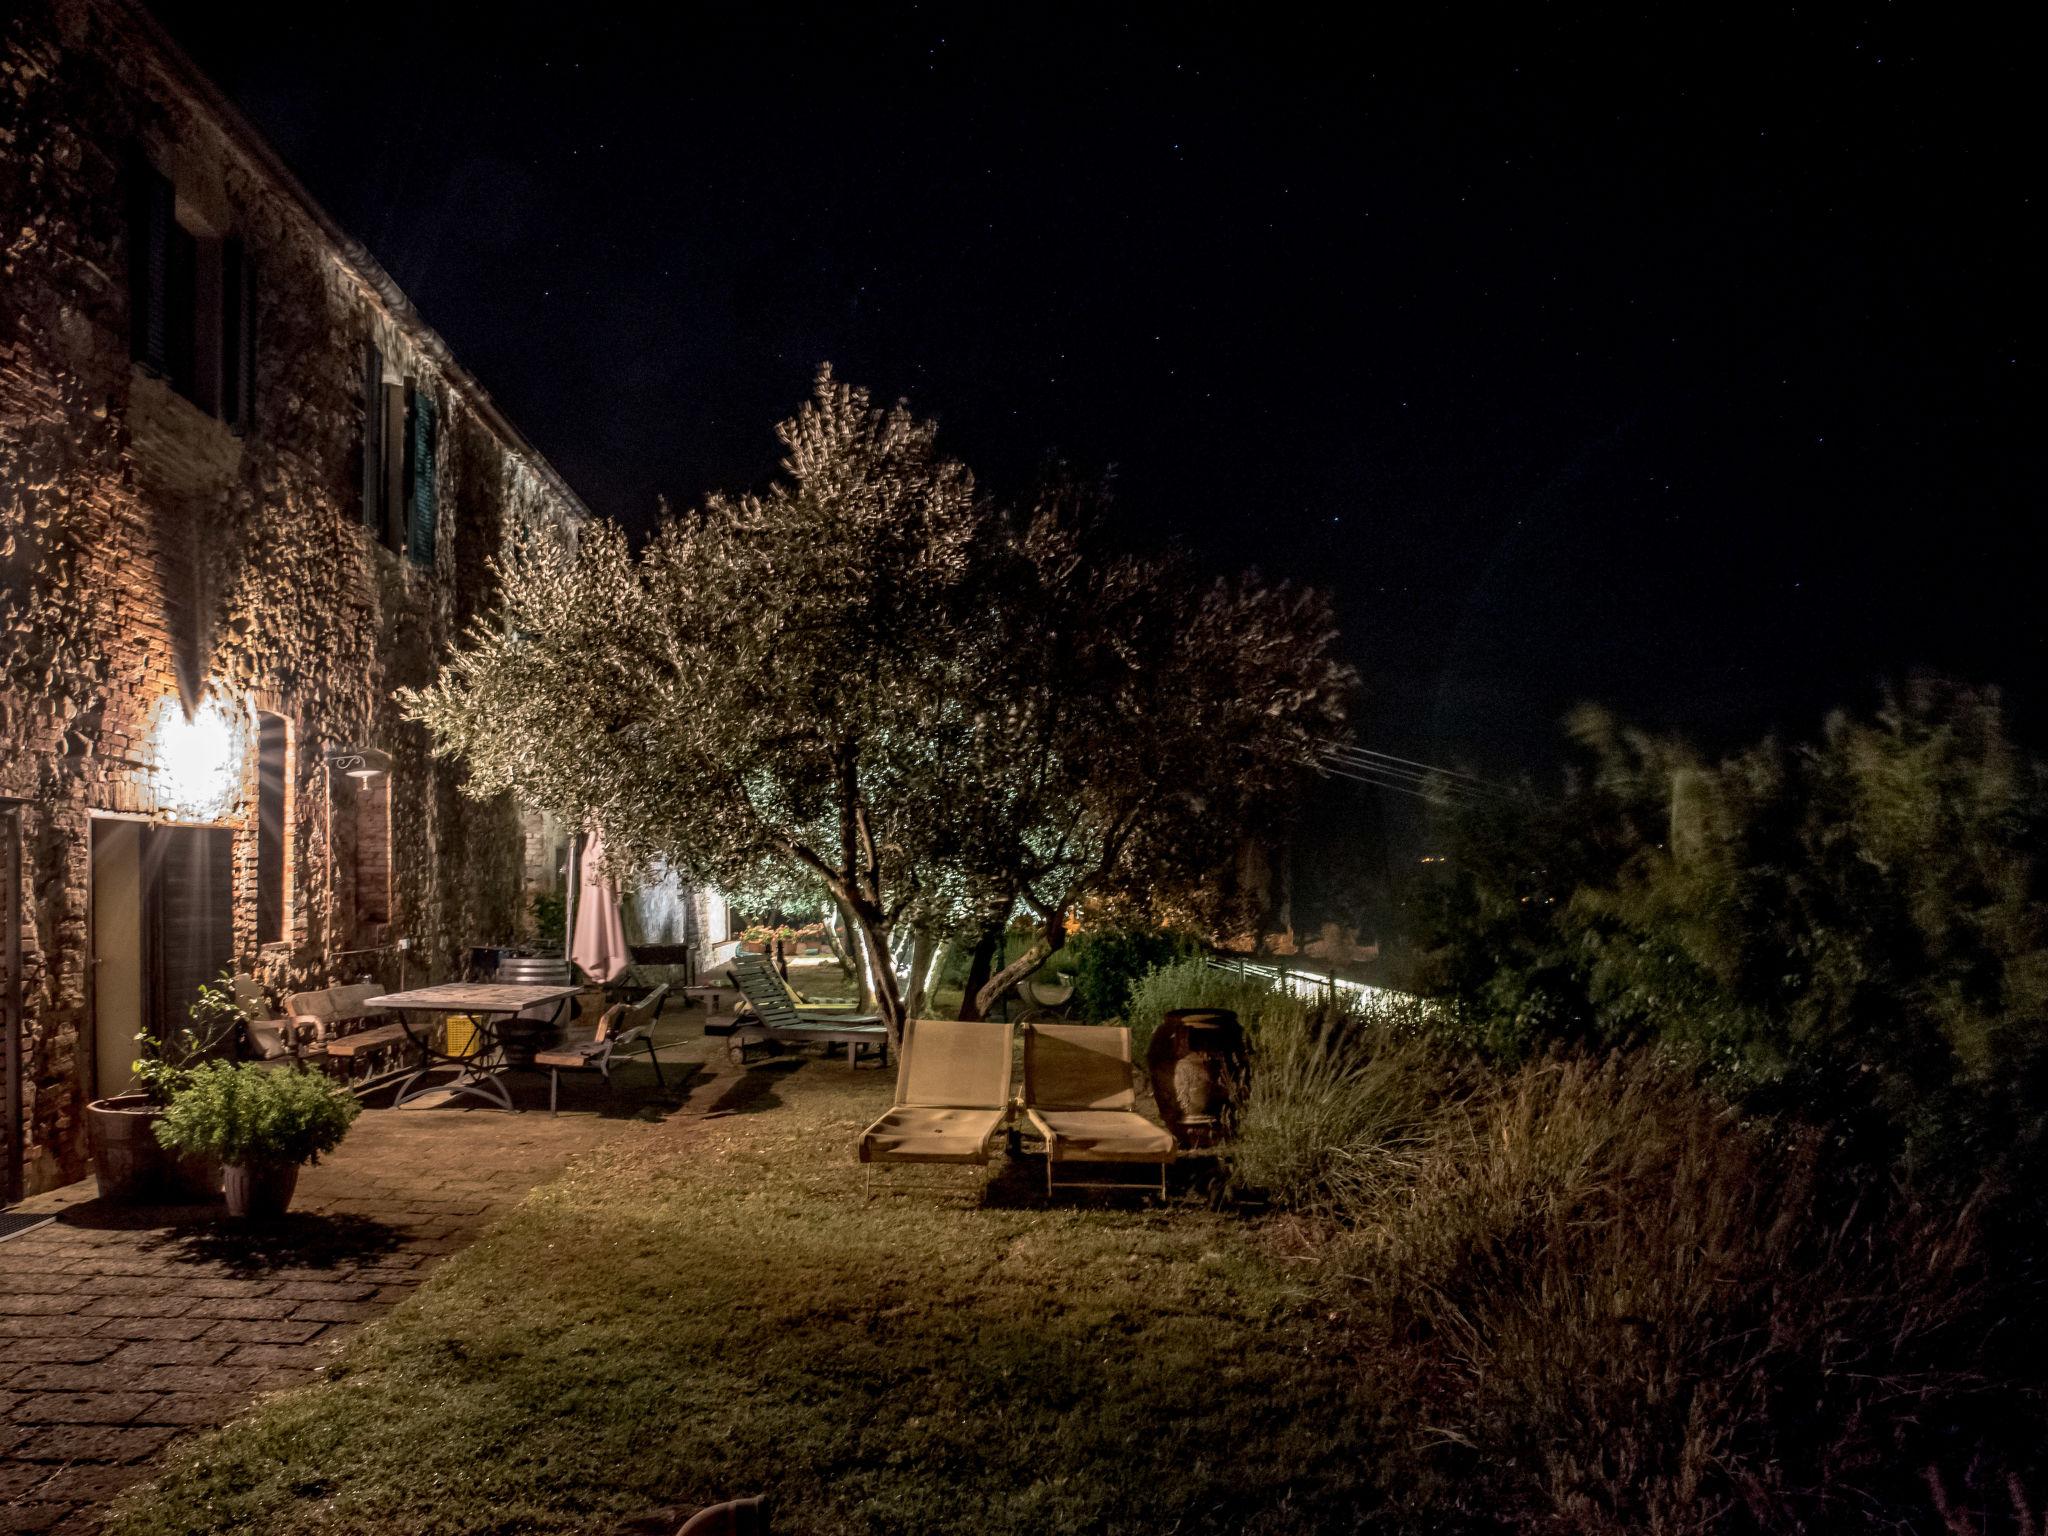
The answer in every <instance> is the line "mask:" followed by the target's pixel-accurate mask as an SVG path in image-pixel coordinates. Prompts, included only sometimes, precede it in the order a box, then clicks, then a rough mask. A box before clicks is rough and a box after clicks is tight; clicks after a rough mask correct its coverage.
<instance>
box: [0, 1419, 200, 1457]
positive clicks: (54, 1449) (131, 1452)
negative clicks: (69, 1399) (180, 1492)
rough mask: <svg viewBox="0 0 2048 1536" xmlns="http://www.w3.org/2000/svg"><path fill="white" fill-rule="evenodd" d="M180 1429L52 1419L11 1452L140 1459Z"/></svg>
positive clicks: (32, 1455) (31, 1433)
mask: <svg viewBox="0 0 2048 1536" xmlns="http://www.w3.org/2000/svg"><path fill="white" fill-rule="evenodd" d="M175 1433H176V1431H175V1430H173V1429H170V1428H167V1427H165V1426H162V1425H155V1424H152V1425H147V1426H144V1427H142V1428H118V1427H115V1426H113V1425H105V1424H96V1425H83V1424H68V1423H54V1422H52V1423H50V1424H48V1425H46V1426H45V1427H42V1428H37V1429H33V1430H31V1432H30V1433H29V1434H28V1435H27V1436H25V1437H24V1438H23V1439H22V1440H21V1442H20V1443H19V1444H18V1445H16V1446H14V1447H13V1448H12V1449H11V1450H10V1451H9V1453H8V1454H9V1455H12V1456H17V1457H19V1458H20V1459H21V1460H23V1461H139V1460H141V1459H142V1458H143V1457H145V1456H150V1455H154V1454H155V1453H156V1452H158V1451H160V1450H162V1449H163V1448H164V1444H165V1442H166V1441H168V1440H169V1439H170V1438H171V1436H172V1435H173V1434H175Z"/></svg>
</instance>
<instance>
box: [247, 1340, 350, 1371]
mask: <svg viewBox="0 0 2048 1536" xmlns="http://www.w3.org/2000/svg"><path fill="white" fill-rule="evenodd" d="M336 1342H337V1343H339V1340H337V1341H336ZM227 1363H228V1364H229V1365H275V1366H303V1367H305V1368H306V1369H308V1370H313V1369H317V1368H318V1367H319V1366H322V1365H325V1364H326V1363H327V1362H326V1361H325V1360H324V1359H316V1358H315V1357H314V1356H313V1355H312V1353H311V1352H309V1351H308V1349H307V1348H306V1346H305V1345H303V1344H238V1345H236V1346H235V1352H234V1353H233V1354H231V1355H229V1356H228V1358H227Z"/></svg>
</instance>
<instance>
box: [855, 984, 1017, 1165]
mask: <svg viewBox="0 0 2048 1536" xmlns="http://www.w3.org/2000/svg"><path fill="white" fill-rule="evenodd" d="M1011 1038H1012V1035H1011V1029H1010V1026H1009V1025H1008V1024H982V1023H965V1022H962V1021H960V1020H957V1019H910V1020H908V1021H906V1022H905V1024H904V1026H903V1059H902V1060H901V1061H900V1062H898V1063H897V1066H896V1104H895V1107H894V1108H893V1109H891V1110H890V1111H889V1112H888V1113H887V1114H886V1115H884V1116H882V1118H881V1119H879V1120H877V1121H876V1122H875V1123H874V1124H873V1125H871V1126H869V1127H868V1128H867V1129H866V1130H864V1131H862V1132H861V1133H860V1160H861V1161H862V1162H863V1163H868V1164H874V1163H983V1164H985V1163H987V1162H988V1154H989V1148H990V1147H991V1146H992V1145H993V1144H994V1142H995V1139H996V1133H997V1132H998V1131H1000V1130H1001V1129H1002V1128H1003V1122H1004V1121H1005V1120H1007V1119H1008V1118H1009V1115H1010V1078H1011V1068H1010V1057H1011Z"/></svg>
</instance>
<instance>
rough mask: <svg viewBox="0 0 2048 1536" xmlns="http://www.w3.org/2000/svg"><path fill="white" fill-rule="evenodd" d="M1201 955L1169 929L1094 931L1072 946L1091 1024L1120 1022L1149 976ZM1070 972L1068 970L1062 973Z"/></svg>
mask: <svg viewBox="0 0 2048 1536" xmlns="http://www.w3.org/2000/svg"><path fill="white" fill-rule="evenodd" d="M1200 950H1201V946H1200V944H1198V943H1197V942H1196V941H1195V940H1194V939H1192V938H1190V937H1189V936H1188V935H1186V934H1181V933H1175V932H1173V931H1171V930H1169V929H1165V928H1139V927H1121V928H1091V929H1089V930H1087V931H1086V932H1085V933H1083V934H1081V935H1080V936H1079V937H1078V938H1076V939H1075V940H1074V941H1073V942H1072V943H1071V944H1069V945H1068V946H1067V958H1068V960H1069V962H1070V963H1071V965H1072V967H1073V972H1074V999H1075V1001H1076V1002H1077V1003H1078V1004H1079V1005H1080V1009H1081V1016H1082V1017H1083V1018H1085V1019H1086V1020H1087V1021H1088V1022H1089V1023H1091V1024H1101V1023H1104V1022H1106V1021H1107V1020H1110V1019H1114V1018H1120V1017H1122V1015H1123V1012H1124V1008H1125V1006H1126V1005H1127V1004H1128V1003H1129V1001H1130V995H1131V988H1132V987H1133V986H1134V985H1136V983H1137V982H1138V979H1139V978H1140V977H1142V976H1143V975H1144V974H1145V973H1146V972H1147V971H1150V970H1152V969H1153V968H1155V967H1157V966H1162V965H1171V964H1172V963H1173V962H1174V961H1176V960H1185V959H1187V958H1189V957H1190V956H1192V955H1195V954H1198V953H1199V952H1200ZM1062 969H1064V967H1062Z"/></svg>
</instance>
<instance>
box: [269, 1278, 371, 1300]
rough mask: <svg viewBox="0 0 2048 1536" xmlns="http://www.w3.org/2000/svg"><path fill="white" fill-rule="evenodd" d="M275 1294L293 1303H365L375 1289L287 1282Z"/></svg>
mask: <svg viewBox="0 0 2048 1536" xmlns="http://www.w3.org/2000/svg"><path fill="white" fill-rule="evenodd" d="M276 1294H277V1295H279V1296H281V1297H289V1298H291V1299H292V1300H293V1301H367V1300H368V1299H369V1298H370V1297H372V1296H374V1295H376V1294H377V1287H375V1286H374V1285H356V1284H342V1283H338V1282H335V1281H331V1280H326V1281H323V1280H288V1281H286V1282H285V1283H284V1284H283V1285H280V1286H279V1287H278V1288H277V1293H276Z"/></svg>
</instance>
